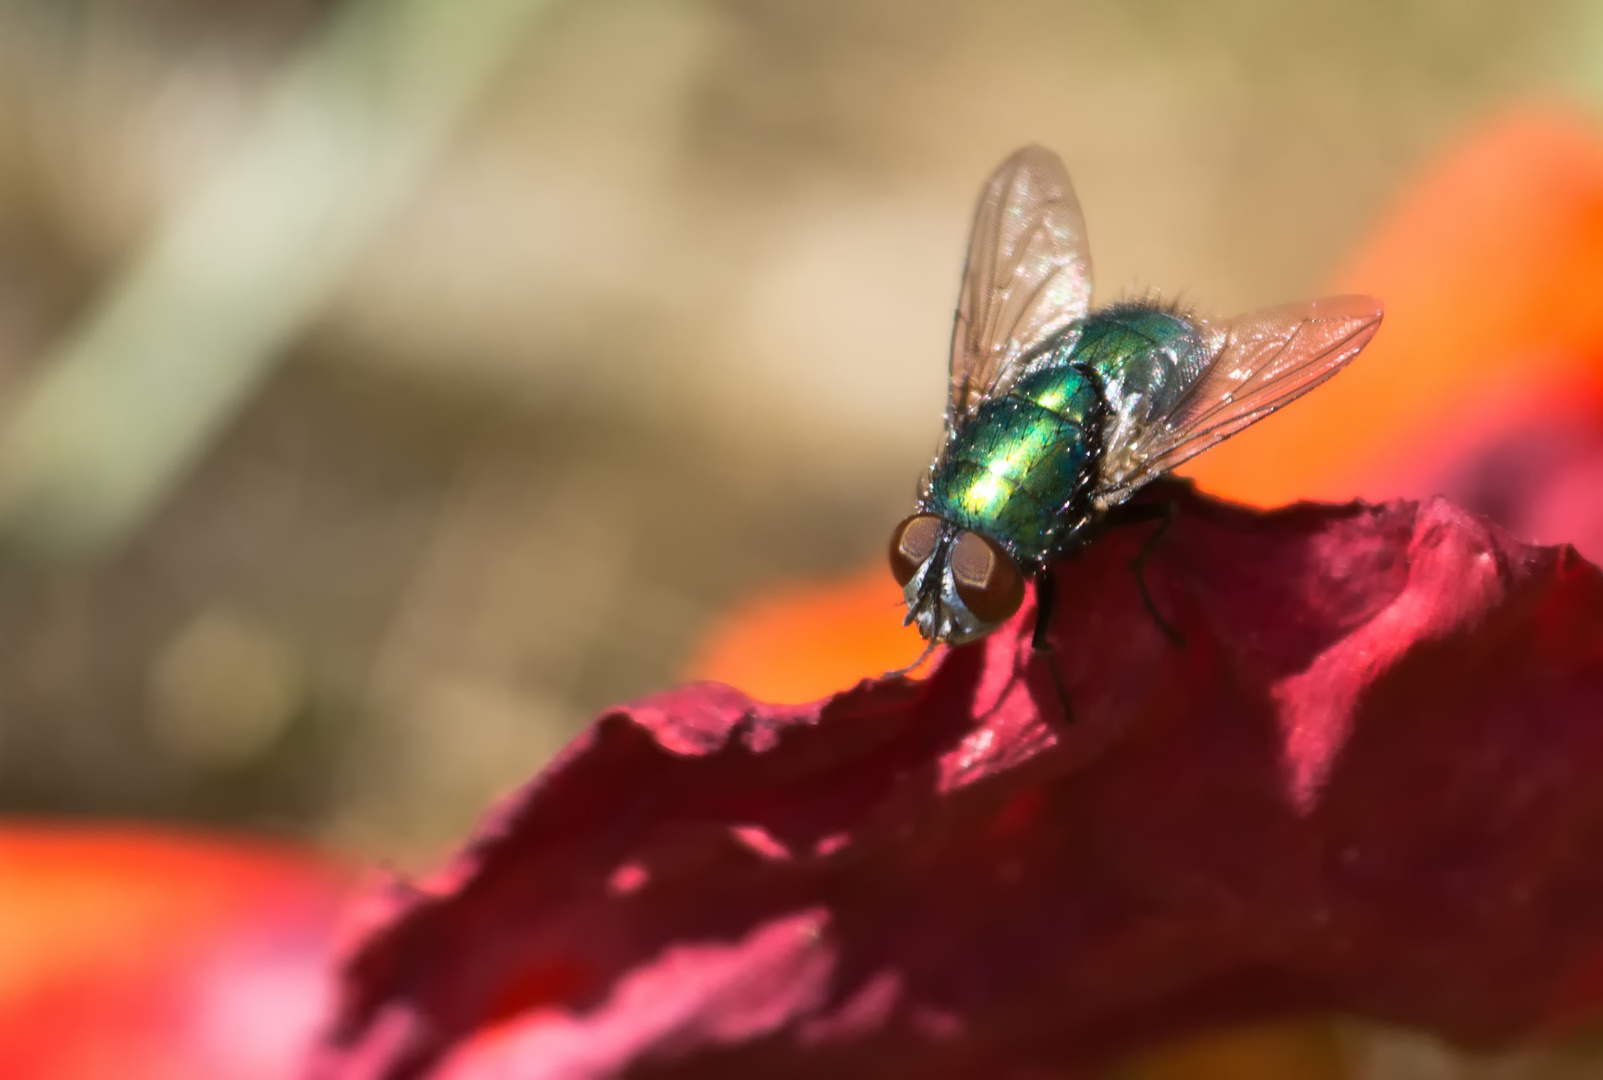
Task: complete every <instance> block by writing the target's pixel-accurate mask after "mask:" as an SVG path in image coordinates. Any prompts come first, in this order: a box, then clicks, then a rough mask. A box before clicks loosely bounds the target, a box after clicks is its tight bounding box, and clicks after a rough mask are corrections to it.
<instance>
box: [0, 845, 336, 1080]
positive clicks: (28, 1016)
mask: <svg viewBox="0 0 1603 1080" xmlns="http://www.w3.org/2000/svg"><path fill="white" fill-rule="evenodd" d="M343 893H344V886H343V881H342V879H341V877H340V876H339V875H338V874H337V873H336V872H334V871H333V870H332V869H331V868H330V867H328V866H326V865H324V864H323V863H321V862H319V861H317V860H315V859H313V858H311V857H309V856H306V855H303V854H301V853H298V852H295V851H291V850H288V849H284V848H280V847H277V846H273V845H269V844H265V843H253V842H244V841H240V840H237V839H231V840H227V841H224V840H221V839H209V838H201V837H195V836H186V835H172V834H166V833H161V832H156V831H152V830H142V829H139V828H137V827H134V826H129V825H117V826H109V827H87V826H73V825H22V824H10V825H6V826H4V827H3V828H0V1076H6V1077H19V1078H20V1077H27V1078H28V1080H107V1078H111V1077H115V1078H117V1080H147V1078H148V1080H188V1078H191V1077H194V1078H197V1080H198V1078H202V1077H206V1078H220V1077H227V1078H229V1080H256V1078H261V1080H268V1078H280V1077H286V1076H289V1075H292V1073H293V1070H294V1069H295V1067H296V1065H297V1063H298V1062H299V1060H300V1058H301V1055H302V1054H303V1053H304V1049H305V1046H306V1043H307V1040H308V1038H309V1037H310V1035H311V1033H312V1031H313V1029H314V1027H315V1025H316V1024H317V1023H319V1022H321V1021H322V1019H323V1017H324V1016H325V1015H326V1007H327V1003H328V1000H329V993H328V992H329V988H330V984H329V981H328V980H329V979H330V978H331V975H330V973H329V969H328V965H329V961H330V956H331V934H332V928H333V925H334V912H335V909H336V905H337V903H338V901H339V898H340V897H341V896H342V895H343Z"/></svg>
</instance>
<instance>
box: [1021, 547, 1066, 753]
mask: <svg viewBox="0 0 1603 1080" xmlns="http://www.w3.org/2000/svg"><path fill="white" fill-rule="evenodd" d="M1057 599H1058V589H1057V582H1055V581H1053V580H1052V571H1051V570H1042V571H1041V572H1040V573H1039V574H1036V575H1035V630H1034V631H1033V632H1032V633H1031V634H1030V653H1031V656H1032V658H1033V657H1037V656H1038V657H1041V658H1042V659H1043V660H1045V661H1046V666H1047V670H1048V671H1050V672H1051V673H1052V686H1053V688H1054V689H1056V690H1057V693H1058V704H1059V705H1060V706H1062V708H1063V722H1064V723H1065V724H1072V723H1074V710H1073V709H1071V708H1070V707H1069V693H1068V691H1067V690H1065V689H1064V688H1063V676H1062V675H1061V674H1060V673H1059V672H1058V658H1057V653H1055V652H1054V651H1053V650H1052V639H1051V638H1050V637H1048V636H1047V631H1048V630H1049V629H1050V628H1051V626H1052V608H1053V606H1054V605H1055V604H1056V603H1057Z"/></svg>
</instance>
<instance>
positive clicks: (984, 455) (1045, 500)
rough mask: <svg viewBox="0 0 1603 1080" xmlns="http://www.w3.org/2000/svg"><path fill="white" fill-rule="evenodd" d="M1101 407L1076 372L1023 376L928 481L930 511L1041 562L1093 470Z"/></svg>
mask: <svg viewBox="0 0 1603 1080" xmlns="http://www.w3.org/2000/svg"><path fill="white" fill-rule="evenodd" d="M1098 402H1099V398H1098V395H1097V390H1096V388H1095V387H1094V386H1093V385H1091V383H1090V382H1089V381H1088V380H1087V379H1086V378H1085V376H1084V375H1083V374H1081V373H1080V372H1078V371H1075V370H1074V369H1072V368H1068V367H1062V366H1058V367H1051V368H1047V369H1045V370H1043V371H1040V372H1037V373H1032V374H1031V375H1027V376H1025V377H1024V378H1021V379H1020V380H1019V382H1018V383H1017V384H1016V385H1015V386H1014V387H1013V390H1012V392H1011V393H1009V394H1008V395H1007V396H1006V397H1002V398H997V399H993V400H991V401H987V402H985V403H984V404H983V405H981V406H980V408H979V410H978V411H977V412H976V413H975V415H974V417H973V419H972V420H970V421H969V422H968V423H967V424H965V425H964V427H963V430H962V431H961V432H959V434H958V436H957V439H956V441H955V443H954V444H953V445H952V446H951V447H949V448H948V450H947V452H946V453H945V454H944V455H943V457H942V460H941V463H940V465H939V466H938V467H937V468H936V471H935V475H934V476H933V477H932V478H931V483H930V492H929V496H928V498H927V499H926V508H927V509H928V510H929V512H931V513H934V514H938V515H939V516H941V517H943V518H945V519H946V520H948V521H951V522H953V523H955V524H957V525H958V526H960V527H961V528H964V529H968V530H972V531H974V532H979V533H983V534H985V535H987V536H990V537H992V538H994V539H996V540H999V541H1001V542H1002V543H1004V544H1007V545H1010V546H1012V547H1013V548H1014V549H1015V551H1016V554H1017V555H1018V556H1019V557H1021V558H1023V559H1028V560H1039V559H1044V558H1045V557H1046V556H1047V554H1048V553H1049V552H1050V550H1051V548H1052V546H1053V544H1054V541H1055V539H1056V534H1057V531H1058V526H1059V522H1060V518H1061V516H1062V512H1063V508H1064V507H1065V506H1066V505H1067V504H1068V503H1069V502H1070V501H1071V499H1072V498H1073V497H1074V495H1075V492H1076V491H1077V489H1078V487H1079V485H1080V481H1081V478H1082V475H1083V474H1084V472H1085V470H1086V469H1087V467H1088V466H1089V465H1090V458H1091V455H1092V453H1093V451H1094V448H1095V446H1096V441H1095V439H1094V438H1092V437H1091V434H1090V432H1089V430H1088V425H1089V424H1090V423H1091V422H1092V418H1093V417H1094V416H1096V415H1097V411H1098Z"/></svg>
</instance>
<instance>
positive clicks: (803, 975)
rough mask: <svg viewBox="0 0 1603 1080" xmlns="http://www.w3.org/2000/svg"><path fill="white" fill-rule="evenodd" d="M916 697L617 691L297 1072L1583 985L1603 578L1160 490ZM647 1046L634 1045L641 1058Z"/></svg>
mask: <svg viewBox="0 0 1603 1080" xmlns="http://www.w3.org/2000/svg"><path fill="white" fill-rule="evenodd" d="M1183 508H1184V510H1183V513H1182V515H1181V517H1180V520H1179V521H1178V522H1177V523H1176V525H1175V526H1174V529H1173V530H1172V532H1171V533H1170V534H1169V536H1168V537H1167V538H1166V539H1165V540H1164V542H1163V544H1162V545H1161V546H1160V547H1159V548H1158V549H1157V553H1156V555H1155V556H1154V558H1153V559H1152V561H1151V562H1150V563H1149V564H1148V567H1147V575H1148V581H1149V583H1150V585H1151V591H1152V594H1153V599H1154V601H1155V603H1156V605H1157V606H1158V608H1159V609H1160V610H1161V611H1162V612H1163V613H1164V614H1165V615H1166V617H1167V618H1169V619H1170V620H1171V621H1172V622H1173V623H1174V624H1175V625H1176V626H1177V627H1178V628H1179V629H1180V630H1181V631H1183V633H1184V634H1185V636H1186V639H1187V644H1186V646H1185V647H1184V648H1178V647H1175V646H1173V645H1171V644H1169V642H1168V641H1167V639H1166V638H1165V637H1164V635H1163V634H1162V632H1161V631H1160V629H1159V628H1158V626H1157V625H1156V624H1155V623H1154V622H1153V620H1152V619H1151V617H1150V616H1149V615H1148V614H1147V613H1146V611H1145V610H1144V609H1143V607H1142V604H1141V601H1140V598H1139V594H1138V592H1137V589H1136V584H1135V581H1134V580H1133V578H1132V577H1131V575H1130V573H1129V572H1128V569H1127V567H1128V564H1129V562H1130V559H1131V557H1132V556H1133V555H1134V553H1135V552H1136V550H1137V549H1138V547H1139V544H1140V542H1141V540H1142V538H1143V534H1144V532H1145V530H1141V529H1131V530H1125V531H1121V532H1115V533H1112V534H1110V535H1109V536H1108V537H1107V538H1106V539H1105V540H1104V541H1103V542H1102V543H1100V544H1099V545H1097V546H1096V547H1094V548H1093V549H1092V550H1091V551H1090V552H1088V553H1087V554H1086V555H1085V556H1084V557H1083V558H1081V559H1079V560H1078V561H1075V562H1072V563H1068V564H1065V565H1064V566H1063V567H1062V568H1061V570H1060V573H1059V577H1060V589H1061V596H1060V609H1059V610H1060V611H1061V612H1062V615H1061V618H1060V619H1059V620H1058V622H1057V623H1056V624H1055V625H1054V627H1053V642H1054V647H1055V655H1056V657H1057V661H1058V664H1059V668H1060V671H1061V675H1062V678H1063V682H1064V684H1065V685H1066V686H1067V688H1068V692H1069V695H1070V697H1071V699H1072V702H1073V706H1074V709H1075V712H1076V714H1077V720H1076V722H1075V723H1074V724H1073V725H1072V726H1065V725H1064V724H1063V722H1062V717H1061V710H1060V705H1059V698H1058V695H1057V691H1056V689H1055V688H1054V685H1053V680H1052V678H1051V673H1050V670H1049V669H1048V668H1046V667H1045V666H1044V665H1043V664H1042V663H1041V662H1040V661H1039V660H1036V661H1032V660H1031V659H1030V653H1029V649H1028V634H1029V628H1030V619H1031V617H1032V613H1031V612H1030V611H1029V610H1026V611H1025V612H1024V613H1022V614H1021V616H1020V617H1019V618H1017V619H1016V620H1014V622H1013V623H1011V624H1010V625H1009V626H1007V627H1005V628H1004V629H1003V630H1002V631H1001V632H999V633H997V634H995V635H993V636H992V637H991V638H990V639H988V640H987V641H986V642H985V643H984V644H982V645H976V646H973V647H967V648H963V649H958V650H955V651H953V652H952V653H951V654H950V655H948V656H947V657H946V658H945V659H944V661H943V662H942V663H941V664H940V666H939V668H938V670H937V671H936V672H935V674H934V675H933V676H932V677H931V678H930V679H929V680H928V681H927V682H925V683H923V684H918V685H915V684H910V683H907V682H904V681H901V680H889V681H885V682H881V683H865V684H863V685H862V686H860V687H859V688H858V689H857V690H855V691H852V692H850V693H847V694H843V695H840V696H837V697H836V698H834V699H831V700H830V701H828V702H825V703H822V704H821V705H818V706H808V707H783V708H781V707H772V706H763V705H759V704H756V703H754V702H752V701H750V700H749V699H747V698H745V697H744V696H742V695H740V694H738V693H736V692H734V691H731V690H728V689H726V688H722V687H718V686H712V685H702V686H694V687H689V688H686V689H682V690H678V691H674V692H672V693H668V694H664V695H661V696H659V697H656V698H652V699H649V700H647V701H644V702H642V703H639V704H637V705H635V706H632V707H629V708H627V709H623V710H619V711H618V712H616V713H613V714H611V715H609V716H606V717H604V718H603V719H601V720H600V721H599V722H598V723H597V724H596V725H595V726H594V727H593V728H592V729H591V730H590V731H589V732H588V733H587V734H586V735H585V736H584V737H583V738H582V739H581V740H579V741H578V742H577V743H576V744H575V745H573V746H572V747H571V748H570V749H569V750H568V752H567V753H566V754H564V755H563V756H562V757H561V759H560V760H558V761H557V762H555V763H554V764H553V765H552V766H551V767H550V768H549V769H548V770H547V771H546V772H545V773H544V774H543V775H542V776H541V777H540V778H539V779H538V780H537V781H536V782H535V783H534V784H533V785H532V786H531V787H530V788H529V789H528V790H526V791H525V792H523V793H521V794H520V795H518V796H517V797H516V798H514V799H513V800H511V801H510V802H509V803H507V804H506V805H505V806H504V807H503V808H502V809H501V810H500V811H499V812H498V813H497V814H496V815H495V816H494V817H493V819H492V820H491V821H490V822H489V824H488V825H487V826H486V827H485V828H484V830H483V832H482V834H481V835H480V837H479V839H478V840H477V841H476V842H475V843H474V844H473V845H472V847H471V848H470V849H469V850H468V851H467V852H466V853H465V854H464V855H462V856H461V857H460V859H459V860H458V862H457V863H456V865H455V866H453V867H452V868H451V869H450V870H449V872H448V873H447V874H446V875H445V876H444V877H443V878H442V880H441V881H440V882H439V883H438V884H437V885H436V886H435V887H434V888H432V889H430V890H428V891H425V892H420V893H417V894H410V895H406V896H399V897H396V898H395V899H394V900H393V902H392V905H393V906H392V910H391V912H390V914H389V916H388V918H387V919H386V920H384V921H382V922H381V923H380V925H379V926H378V927H377V929H376V930H375V932H374V933H373V934H372V935H371V936H370V937H369V938H367V940H365V941H364V942H363V943H362V944H361V945H360V947H359V948H358V949H357V950H356V952H355V953H354V955H353V956H352V957H351V959H350V962H349V966H348V968H347V970H346V973H345V982H344V997H343V1005H342V1008H341V1010H340V1013H339V1015H338V1018H337V1021H336V1023H335V1024H334V1025H333V1026H332V1028H331V1029H330V1031H329V1033H328V1036H327V1039H326V1043H325V1047H324V1050H323V1053H322V1055H321V1057H320V1059H319V1061H318V1066H317V1070H316V1072H317V1074H318V1075H320V1076H323V1077H397V1078H398V1077H415V1076H421V1075H425V1074H427V1075H438V1076H447V1077H453V1078H470V1077H474V1078H476V1077H487V1076H510V1075H516V1076H518V1077H520V1078H539V1077H552V1078H556V1077H563V1078H576V1077H599V1076H616V1075H619V1074H620V1073H621V1072H622V1071H623V1070H624V1069H625V1068H626V1067H631V1066H634V1067H644V1063H647V1062H649V1063H650V1073H649V1074H650V1075H652V1076H654V1077H669V1076H686V1077H688V1076H695V1077H723V1076H728V1077H749V1076H787V1075H788V1076H798V1075H808V1076H812V1075H826V1074H827V1075H831V1076H834V1077H838V1078H841V1080H845V1078H848V1077H882V1076H886V1075H912V1076H935V1077H991V1076H998V1075H1004V1074H1009V1071H1010V1070H1016V1069H1024V1068H1027V1067H1038V1068H1041V1069H1057V1070H1064V1069H1068V1070H1073V1069H1075V1068H1078V1067H1088V1066H1089V1065H1091V1064H1093V1063H1095V1062H1097V1061H1100V1060H1102V1059H1104V1058H1106V1057H1107V1056H1109V1055H1111V1054H1114V1053H1120V1052H1123V1051H1126V1050H1129V1049H1131V1048H1133V1047H1137V1046H1141V1045H1145V1044H1147V1043H1149V1042H1151V1041H1152V1040H1154V1039H1156V1038H1160V1037H1164V1036H1167V1035H1170V1034H1173V1033H1175V1032H1177V1031H1179V1030H1182V1029H1186V1028H1193V1027H1197V1026H1201V1025H1205V1024H1209V1023H1212V1022H1216V1021H1223V1020H1244V1019H1251V1018H1259V1017H1268V1016H1273V1015H1277V1014H1281V1013H1285V1012H1288V1011H1295V1010H1299V1009H1307V1008H1322V1009H1333V1010H1339V1011H1343V1012H1349V1013H1354V1014H1358V1015H1362V1016H1368V1017H1372V1018H1375V1019H1379V1020H1383V1021H1388V1022H1393V1023H1402V1024H1408V1025H1414V1026H1418V1027H1422V1028H1426V1029H1429V1030H1432V1031H1435V1032H1438V1033H1440V1034H1443V1035H1445V1036H1448V1037H1450V1038H1455V1039H1460V1040H1466V1041H1469V1042H1472V1043H1476V1044H1494V1043H1498V1042H1501V1041H1505V1040H1510V1039H1516V1038H1518V1037H1520V1036H1523V1035H1528V1034H1531V1033H1533V1032H1535V1031H1537V1030H1539V1029H1542V1028H1544V1026H1550V1025H1551V1024H1552V1023H1553V1022H1554V1021H1555V1019H1556V1018H1561V1017H1562V1018H1563V1019H1564V1020H1566V1021H1574V1020H1575V1019H1577V1018H1580V1017H1585V1016H1587V1015H1589V1014H1590V1011H1591V1010H1593V1009H1594V1008H1595V1007H1596V1005H1597V1004H1598V1003H1599V1002H1598V997H1599V994H1600V993H1603V981H1600V980H1599V979H1598V977H1597V974H1596V973H1597V971H1598V970H1599V963H1598V961H1599V958H1600V957H1603V862H1599V861H1598V860H1597V859H1596V858H1595V852H1596V840H1597V838H1598V837H1599V836H1603V785H1599V784H1597V783H1596V777H1597V776H1599V775H1603V726H1600V724H1599V723H1598V718H1599V717H1600V716H1603V576H1600V574H1599V572H1598V570H1597V569H1596V568H1594V567H1592V566H1591V565H1589V564H1587V563H1584V562H1582V561H1581V560H1579V559H1578V558H1577V557H1576V556H1575V555H1574V553H1573V552H1572V551H1569V550H1568V549H1561V548H1535V547H1529V546H1525V545H1522V544H1520V543H1517V542H1515V541H1513V540H1511V539H1510V538H1509V537H1508V536H1507V535H1505V534H1504V533H1502V532H1500V531H1499V530H1497V529H1495V528H1494V527H1491V526H1489V525H1486V524H1484V523H1483V522H1481V521H1479V520H1478V519H1475V518H1473V517H1471V516H1469V515H1468V514H1466V513H1464V512H1463V511H1460V510H1458V509H1456V508H1454V507H1453V506H1451V505H1449V504H1447V503H1444V502H1441V501H1433V502H1428V503H1424V504H1422V505H1418V506H1416V505H1415V504H1412V503H1393V504H1388V505H1386V506H1382V507H1366V506H1353V507H1345V508H1329V507H1311V506H1310V507H1295V508H1291V509H1289V510H1284V511H1278V512H1274V513H1268V514H1259V513H1256V512H1253V511H1249V510H1245V509H1242V508H1239V507H1234V506H1230V505H1226V504H1221V503H1216V502H1211V501H1207V500H1204V499H1202V498H1200V497H1196V496H1191V495H1185V496H1183ZM631 1075H633V1074H631Z"/></svg>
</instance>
